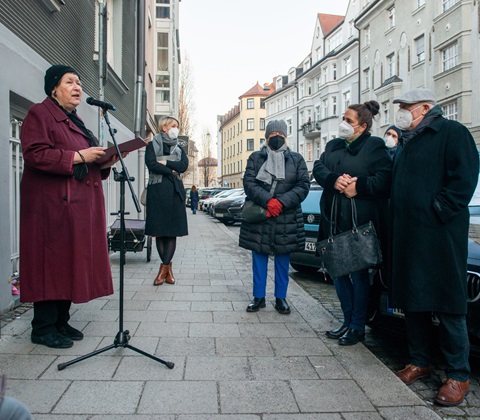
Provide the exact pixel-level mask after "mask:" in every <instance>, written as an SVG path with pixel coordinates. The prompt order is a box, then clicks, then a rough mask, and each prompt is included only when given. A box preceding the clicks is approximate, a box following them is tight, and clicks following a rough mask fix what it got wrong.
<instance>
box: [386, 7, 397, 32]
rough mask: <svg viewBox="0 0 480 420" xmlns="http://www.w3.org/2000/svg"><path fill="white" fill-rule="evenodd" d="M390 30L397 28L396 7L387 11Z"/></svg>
mask: <svg viewBox="0 0 480 420" xmlns="http://www.w3.org/2000/svg"><path fill="white" fill-rule="evenodd" d="M387 18H388V29H391V28H394V27H395V6H393V7H391V8H390V9H388V10H387Z"/></svg>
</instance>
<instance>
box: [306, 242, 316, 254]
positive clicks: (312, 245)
mask: <svg viewBox="0 0 480 420" xmlns="http://www.w3.org/2000/svg"><path fill="white" fill-rule="evenodd" d="M316 250H317V243H316V242H305V251H310V252H315V251H316Z"/></svg>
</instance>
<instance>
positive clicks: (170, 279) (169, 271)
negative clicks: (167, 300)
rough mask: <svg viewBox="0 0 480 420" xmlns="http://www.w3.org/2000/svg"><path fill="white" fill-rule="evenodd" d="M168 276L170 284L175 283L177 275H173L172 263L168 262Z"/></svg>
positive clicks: (167, 280) (166, 279)
mask: <svg viewBox="0 0 480 420" xmlns="http://www.w3.org/2000/svg"><path fill="white" fill-rule="evenodd" d="M166 267H167V277H166V278H165V281H166V282H167V283H168V284H175V277H173V271H172V263H171V262H170V264H168V265H167V266H166Z"/></svg>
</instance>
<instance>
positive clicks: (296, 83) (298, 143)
mask: <svg viewBox="0 0 480 420" xmlns="http://www.w3.org/2000/svg"><path fill="white" fill-rule="evenodd" d="M294 86H295V90H296V91H297V101H296V102H297V105H296V108H297V121H296V125H297V127H296V129H295V131H296V133H297V153H300V138H299V136H298V115H299V110H298V82H295V83H294Z"/></svg>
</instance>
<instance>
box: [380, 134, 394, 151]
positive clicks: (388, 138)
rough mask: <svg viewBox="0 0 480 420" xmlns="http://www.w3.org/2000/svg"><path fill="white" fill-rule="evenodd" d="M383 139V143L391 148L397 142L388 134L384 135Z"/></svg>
mask: <svg viewBox="0 0 480 420" xmlns="http://www.w3.org/2000/svg"><path fill="white" fill-rule="evenodd" d="M383 140H385V145H386V146H387V147H388V148H389V149H391V148H392V147H395V146H396V145H397V142H396V141H395V139H394V138H393V137H392V136H390V135H386V136H385V137H384V138H383Z"/></svg>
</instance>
